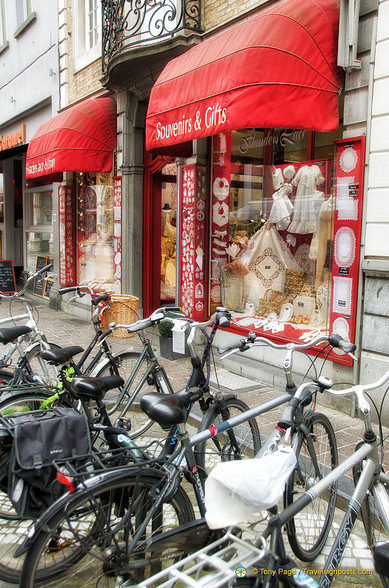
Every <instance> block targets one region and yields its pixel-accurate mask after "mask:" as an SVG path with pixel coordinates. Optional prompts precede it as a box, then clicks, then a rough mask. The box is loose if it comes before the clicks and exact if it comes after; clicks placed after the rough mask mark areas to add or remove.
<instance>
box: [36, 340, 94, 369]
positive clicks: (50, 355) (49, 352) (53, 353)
mask: <svg viewBox="0 0 389 588" xmlns="http://www.w3.org/2000/svg"><path fill="white" fill-rule="evenodd" d="M83 351H84V349H83V348H82V347H80V346H79V345H71V346H70V347H61V348H60V349H45V350H44V351H42V352H41V357H42V358H43V359H46V360H47V361H50V362H51V363H54V364H55V365H61V364H64V363H67V362H68V361H69V359H72V357H73V356H74V355H78V354H79V353H82V352H83Z"/></svg>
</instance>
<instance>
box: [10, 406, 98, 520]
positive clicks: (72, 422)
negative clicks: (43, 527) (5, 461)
mask: <svg viewBox="0 0 389 588" xmlns="http://www.w3.org/2000/svg"><path fill="white" fill-rule="evenodd" d="M11 419H12V421H13V423H14V428H13V433H12V435H13V443H12V449H11V458H10V470H9V487H8V495H9V498H10V500H11V502H12V504H13V506H14V508H15V510H16V512H17V513H18V514H19V515H20V516H22V517H25V518H33V519H35V518H38V517H39V516H40V515H41V514H42V513H43V512H44V511H45V510H46V509H47V507H48V506H50V504H52V503H53V502H54V500H56V499H57V498H58V497H59V496H60V495H61V494H63V493H64V492H65V491H66V488H65V486H64V485H62V484H60V483H59V482H58V481H57V471H58V470H57V468H56V467H55V466H54V465H53V461H54V460H55V461H56V462H61V461H62V460H66V459H69V458H77V456H85V455H87V454H88V453H89V452H90V451H91V441H90V433H89V427H88V423H87V420H86V418H85V416H84V415H81V414H80V413H78V412H76V411H75V410H73V409H71V408H62V407H57V408H53V409H51V410H44V411H34V412H31V413H28V414H23V415H21V414H20V415H15V416H13V417H11ZM64 465H65V467H66V463H65V462H64Z"/></svg>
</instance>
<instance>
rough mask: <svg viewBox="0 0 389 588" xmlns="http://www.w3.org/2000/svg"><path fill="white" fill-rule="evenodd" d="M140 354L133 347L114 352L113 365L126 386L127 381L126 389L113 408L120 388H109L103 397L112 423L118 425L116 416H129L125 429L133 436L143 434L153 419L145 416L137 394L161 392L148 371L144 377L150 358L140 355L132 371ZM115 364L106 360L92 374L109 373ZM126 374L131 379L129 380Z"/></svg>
mask: <svg viewBox="0 0 389 588" xmlns="http://www.w3.org/2000/svg"><path fill="white" fill-rule="evenodd" d="M140 357H141V353H138V352H136V351H123V352H122V353H118V354H116V355H115V357H114V359H115V368H116V369H117V371H118V373H119V375H120V376H121V377H122V378H123V380H124V382H125V384H124V386H125V387H126V386H127V385H128V389H126V392H125V395H124V397H123V399H122V401H121V403H120V405H119V406H118V407H116V408H115V405H116V403H117V400H118V396H119V394H120V393H121V392H122V388H119V391H118V389H115V390H111V391H109V392H108V393H107V394H106V396H105V397H104V402H105V403H106V406H107V410H108V414H109V415H110V416H111V418H112V421H113V422H114V423H117V424H118V425H120V423H119V422H118V418H119V417H120V416H124V417H125V418H126V419H127V418H128V419H129V421H130V429H129V431H130V435H131V438H132V439H136V438H137V437H140V436H141V435H144V434H145V433H146V431H148V430H149V429H150V428H151V427H152V425H153V424H154V421H153V420H152V419H149V418H148V416H147V415H146V413H144V412H143V410H142V409H141V407H140V399H141V397H142V396H143V394H146V393H147V392H156V391H158V392H162V390H160V389H159V387H158V388H157V387H156V379H155V377H154V375H153V373H152V372H151V373H150V374H149V375H148V376H147V377H146V374H147V372H148V371H149V369H150V365H151V362H150V360H149V359H148V358H147V357H144V358H143V359H142V361H141V362H140V364H139V366H138V368H137V371H136V373H135V374H134V369H135V366H136V365H137V363H138V362H139V361H140ZM115 368H114V367H113V366H112V364H110V363H107V364H106V365H105V366H104V367H103V368H102V369H101V370H100V371H98V372H97V373H96V376H98V377H100V376H109V375H112V374H114V373H115ZM130 378H131V383H129V380H130ZM142 380H143V384H142V386H141V387H140V389H139V391H138V393H137V395H136V396H135V398H134V400H133V402H132V403H131V404H128V401H129V399H130V397H131V395H132V393H133V391H134V390H135V389H136V387H137V386H138V385H139V384H140V383H141V382H142ZM121 424H122V423H121Z"/></svg>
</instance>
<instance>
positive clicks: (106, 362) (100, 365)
mask: <svg viewBox="0 0 389 588" xmlns="http://www.w3.org/2000/svg"><path fill="white" fill-rule="evenodd" d="M133 351H134V348H133V347H127V348H126V349H121V350H120V351H116V353H113V354H112V357H114V358H116V357H118V356H119V355H122V353H127V352H133ZM109 363H110V361H109V359H108V357H104V359H102V360H101V361H99V363H98V364H97V365H96V366H95V368H94V369H93V371H92V372H91V373H90V377H91V378H94V377H96V374H98V373H99V371H100V370H102V369H103V368H105V367H106V366H107V365H109Z"/></svg>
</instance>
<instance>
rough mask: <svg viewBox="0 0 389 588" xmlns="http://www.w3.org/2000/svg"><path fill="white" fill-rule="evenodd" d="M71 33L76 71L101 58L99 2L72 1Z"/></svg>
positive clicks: (94, 0) (90, 0)
mask: <svg viewBox="0 0 389 588" xmlns="http://www.w3.org/2000/svg"><path fill="white" fill-rule="evenodd" d="M91 4H92V6H91ZM90 18H91V19H92V20H90ZM73 32H74V61H75V69H76V71H77V70H80V69H82V68H84V67H86V66H87V65H89V64H90V63H92V62H93V61H96V59H99V58H100V57H101V0H73ZM91 34H92V35H93V39H92V40H91V36H90V35H91Z"/></svg>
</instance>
